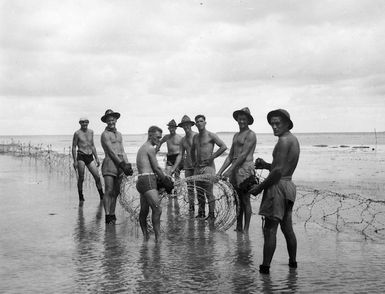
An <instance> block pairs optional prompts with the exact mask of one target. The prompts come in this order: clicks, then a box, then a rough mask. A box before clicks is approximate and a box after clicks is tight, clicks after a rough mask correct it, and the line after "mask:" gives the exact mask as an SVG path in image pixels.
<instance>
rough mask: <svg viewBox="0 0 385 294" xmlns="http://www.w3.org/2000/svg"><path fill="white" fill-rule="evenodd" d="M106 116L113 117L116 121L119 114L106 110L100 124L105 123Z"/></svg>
mask: <svg viewBox="0 0 385 294" xmlns="http://www.w3.org/2000/svg"><path fill="white" fill-rule="evenodd" d="M107 116H113V117H115V118H116V119H118V118H119V117H120V113H119V112H115V111H113V110H112V109H107V110H106V113H105V114H104V115H103V116H102V118H101V120H102V122H104V123H105V122H106V119H107Z"/></svg>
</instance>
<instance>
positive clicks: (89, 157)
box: [76, 151, 94, 165]
mask: <svg viewBox="0 0 385 294" xmlns="http://www.w3.org/2000/svg"><path fill="white" fill-rule="evenodd" d="M76 159H77V160H78V161H83V162H84V163H85V165H89V164H90V163H91V162H92V161H94V156H93V155H92V153H91V154H85V153H83V152H81V151H78V152H77V157H76Z"/></svg>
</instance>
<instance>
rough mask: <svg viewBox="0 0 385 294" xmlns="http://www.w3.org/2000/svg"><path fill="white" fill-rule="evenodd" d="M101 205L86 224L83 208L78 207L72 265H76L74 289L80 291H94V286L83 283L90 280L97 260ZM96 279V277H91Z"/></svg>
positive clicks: (99, 241)
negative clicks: (74, 252) (74, 251)
mask: <svg viewBox="0 0 385 294" xmlns="http://www.w3.org/2000/svg"><path fill="white" fill-rule="evenodd" d="M102 208H103V207H102V204H101V203H99V204H98V206H97V209H96V213H95V214H94V218H92V219H91V221H89V222H88V223H86V221H85V217H84V209H85V208H84V206H79V207H78V220H77V226H76V227H75V232H74V241H75V244H76V254H75V255H74V263H75V265H76V273H75V277H74V280H75V284H76V285H75V287H76V289H78V290H79V291H80V290H82V291H83V290H85V289H88V290H92V289H96V287H95V286H96V285H95V284H90V283H85V281H87V280H89V279H90V275H91V276H92V273H93V271H94V270H95V269H96V264H97V262H98V258H99V254H98V252H99V248H98V247H99V246H100V243H101V238H100V237H101V236H100V227H101V219H102ZM93 278H96V277H93Z"/></svg>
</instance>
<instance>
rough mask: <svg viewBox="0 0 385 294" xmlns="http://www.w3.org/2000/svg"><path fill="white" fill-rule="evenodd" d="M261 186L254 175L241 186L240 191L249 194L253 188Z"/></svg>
mask: <svg viewBox="0 0 385 294" xmlns="http://www.w3.org/2000/svg"><path fill="white" fill-rule="evenodd" d="M258 184H259V179H258V178H256V177H255V176H254V175H250V176H249V177H248V178H247V179H245V180H244V181H243V182H242V183H240V184H239V190H240V191H242V192H243V193H247V192H248V191H249V190H250V189H251V188H252V187H253V186H255V185H258Z"/></svg>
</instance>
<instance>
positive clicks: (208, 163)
mask: <svg viewBox="0 0 385 294" xmlns="http://www.w3.org/2000/svg"><path fill="white" fill-rule="evenodd" d="M195 125H196V126H197V128H198V131H199V133H198V134H196V135H195V136H194V138H193V144H192V146H191V159H192V163H193V165H194V167H195V170H194V175H204V174H208V175H213V176H214V175H215V164H214V159H215V158H217V157H218V156H220V155H221V154H222V153H223V152H225V151H226V149H227V147H226V144H225V143H224V142H223V141H222V140H221V139H219V137H218V136H217V135H216V134H214V133H212V132H209V131H208V130H206V117H205V116H204V115H202V114H199V115H197V116H196V117H195ZM214 145H217V146H218V147H219V149H218V150H217V151H216V152H215V153H213V151H214ZM196 188H197V198H198V204H199V209H198V215H197V216H196V217H197V218H205V216H206V215H205V202H206V201H205V194H206V198H207V201H208V203H209V214H208V216H207V218H206V220H214V219H215V215H214V211H215V202H214V201H215V199H214V195H213V183H209V182H206V181H197V182H196Z"/></svg>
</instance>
